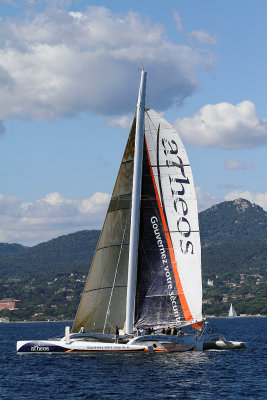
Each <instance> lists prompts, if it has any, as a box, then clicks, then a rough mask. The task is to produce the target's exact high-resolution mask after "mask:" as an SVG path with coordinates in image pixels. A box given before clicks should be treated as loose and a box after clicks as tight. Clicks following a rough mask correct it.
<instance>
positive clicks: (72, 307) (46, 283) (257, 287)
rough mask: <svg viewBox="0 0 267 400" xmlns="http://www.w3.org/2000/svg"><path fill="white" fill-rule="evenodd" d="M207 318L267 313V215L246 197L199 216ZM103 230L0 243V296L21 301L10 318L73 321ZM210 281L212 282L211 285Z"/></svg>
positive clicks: (211, 209) (204, 303)
mask: <svg viewBox="0 0 267 400" xmlns="http://www.w3.org/2000/svg"><path fill="white" fill-rule="evenodd" d="M199 221H200V231H201V241H202V276H203V309H204V314H213V315H226V313H227V311H228V309H229V306H230V303H231V302H232V303H233V304H234V306H235V309H236V311H237V313H247V314H258V313H261V314H267V304H266V282H267V276H266V265H267V241H266V238H267V213H266V212H265V211H264V210H263V209H262V208H261V207H259V206H257V205H255V204H251V203H250V202H249V201H247V200H244V199H238V200H235V201H227V202H223V203H220V204H217V205H215V206H213V207H211V208H209V209H208V210H205V211H203V212H201V213H200V214H199ZM99 234H100V231H97V230H93V231H80V232H76V233H72V234H69V235H64V236H60V237H58V238H56V239H53V240H50V241H48V242H45V243H40V244H38V245H37V246H33V247H25V246H21V245H18V244H6V243H2V244H0V293H1V298H17V299H19V300H21V309H20V310H18V311H13V312H7V311H2V312H1V313H0V316H5V315H7V316H9V317H11V318H12V319H16V318H17V319H24V318H27V319H28V318H31V319H46V318H49V319H65V318H74V315H75V311H76V309H77V306H78V304H79V300H80V294H81V293H82V291H83V287H84V283H85V279H86V276H87V274H88V271H89V268H90V264H91V260H92V258H93V255H94V251H95V248H96V245H97V241H98V238H99ZM208 281H209V284H208Z"/></svg>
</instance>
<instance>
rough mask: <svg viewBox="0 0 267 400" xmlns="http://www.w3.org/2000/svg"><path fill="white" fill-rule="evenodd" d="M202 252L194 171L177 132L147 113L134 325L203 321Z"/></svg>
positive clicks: (158, 117)
mask: <svg viewBox="0 0 267 400" xmlns="http://www.w3.org/2000/svg"><path fill="white" fill-rule="evenodd" d="M200 252H201V249H200V237H199V226H198V211H197V202H196V195H195V190H194V183H193V178H192V171H191V167H190V164H189V161H188V157H187V154H186V151H185V149H184V146H183V144H182V142H181V140H180V138H179V136H178V134H177V132H176V131H175V129H174V128H173V127H172V126H171V125H170V124H169V123H168V122H167V121H165V120H164V119H163V118H162V117H161V116H160V115H159V114H157V113H156V112H155V111H153V110H147V112H146V114H145V147H144V156H143V185H142V198H141V220H140V242H139V259H138V282H137V296H136V313H135V324H136V326H137V327H138V326H140V327H141V326H143V327H148V326H150V327H152V326H153V327H154V328H160V327H164V326H165V327H166V326H168V325H170V326H171V325H172V326H174V325H176V326H179V325H184V324H188V323H191V324H193V322H200V321H202V319H203V318H202V282H201V253H200Z"/></svg>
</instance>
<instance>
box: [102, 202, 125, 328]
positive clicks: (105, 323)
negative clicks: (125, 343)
mask: <svg viewBox="0 0 267 400" xmlns="http://www.w3.org/2000/svg"><path fill="white" fill-rule="evenodd" d="M129 214H130V209H129V213H128V216H127V219H126V222H125V227H124V231H123V235H122V241H121V247H120V252H119V257H118V261H117V265H116V270H115V275H114V279H113V284H112V289H111V292H110V296H109V302H108V308H107V312H106V316H105V322H104V327H103V333H104V332H105V329H106V325H107V323H108V324H109V322H108V320H107V319H108V316H109V313H110V304H111V299H112V296H113V292H114V288H115V282H116V278H117V273H118V269H119V264H120V259H121V253H122V248H123V245H124V237H125V232H126V227H127V223H128V219H129ZM109 325H110V324H109ZM110 326H111V325H110Z"/></svg>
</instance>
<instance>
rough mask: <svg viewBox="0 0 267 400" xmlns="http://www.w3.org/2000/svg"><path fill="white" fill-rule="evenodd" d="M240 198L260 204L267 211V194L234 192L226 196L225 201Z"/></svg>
mask: <svg viewBox="0 0 267 400" xmlns="http://www.w3.org/2000/svg"><path fill="white" fill-rule="evenodd" d="M238 198H242V199H247V200H249V201H250V202H251V203H255V204H258V205H259V206H261V207H262V208H263V209H264V210H265V211H267V192H266V193H259V192H250V191H249V190H243V191H242V190H234V191H233V192H231V193H228V194H227V195H226V196H225V200H227V201H229V200H235V199H238Z"/></svg>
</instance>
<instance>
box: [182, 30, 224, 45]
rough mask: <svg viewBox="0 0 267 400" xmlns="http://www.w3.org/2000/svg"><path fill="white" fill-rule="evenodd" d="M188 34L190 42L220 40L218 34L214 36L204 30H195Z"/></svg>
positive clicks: (213, 42)
mask: <svg viewBox="0 0 267 400" xmlns="http://www.w3.org/2000/svg"><path fill="white" fill-rule="evenodd" d="M186 36H187V39H188V40H189V41H190V42H192V41H196V42H198V43H200V44H216V43H217V42H218V38H217V37H216V36H212V35H211V34H210V33H209V32H207V31H204V30H194V31H192V32H191V33H188V34H187V35H186Z"/></svg>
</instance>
